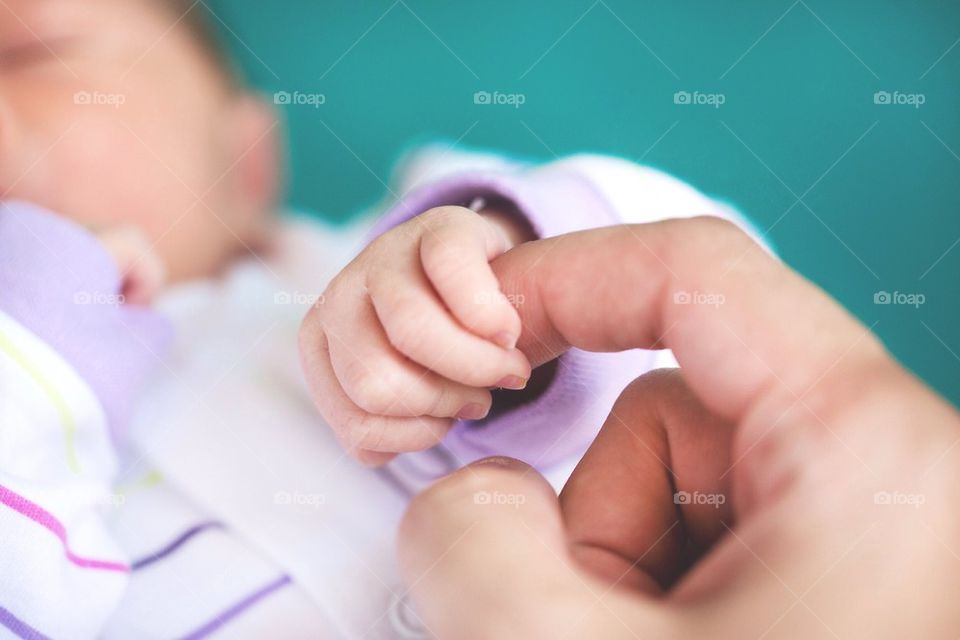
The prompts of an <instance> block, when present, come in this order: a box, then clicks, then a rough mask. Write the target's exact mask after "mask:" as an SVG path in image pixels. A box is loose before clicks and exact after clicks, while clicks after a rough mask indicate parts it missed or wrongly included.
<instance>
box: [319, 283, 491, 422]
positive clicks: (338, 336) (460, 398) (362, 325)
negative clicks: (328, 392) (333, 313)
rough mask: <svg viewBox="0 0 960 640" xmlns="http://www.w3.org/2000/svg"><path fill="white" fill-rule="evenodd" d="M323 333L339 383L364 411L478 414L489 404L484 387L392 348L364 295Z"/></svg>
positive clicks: (440, 415) (406, 414)
mask: <svg viewBox="0 0 960 640" xmlns="http://www.w3.org/2000/svg"><path fill="white" fill-rule="evenodd" d="M326 335H327V338H328V341H329V349H330V363H331V365H332V367H333V371H334V373H335V374H336V376H337V379H338V380H339V381H340V386H341V387H342V388H343V390H344V392H345V393H346V394H347V396H349V397H350V399H351V400H352V401H353V402H354V404H356V405H357V406H358V407H360V408H361V409H363V410H364V411H366V412H367V413H373V414H376V415H381V416H397V417H413V416H433V417H436V418H462V419H468V420H479V419H480V418H483V417H484V416H486V415H487V412H488V411H489V410H490V404H491V402H492V398H491V396H490V392H489V391H488V390H487V389H485V388H480V387H469V386H467V385H464V384H460V383H458V382H453V381H452V380H447V379H445V378H442V377H440V376H438V375H437V374H436V373H434V372H432V371H430V370H428V369H424V368H423V367H421V366H420V365H418V364H417V363H415V362H412V361H411V360H408V359H407V358H405V357H403V356H402V355H400V354H399V353H397V352H396V350H395V349H394V348H393V346H392V345H391V344H390V341H389V340H388V339H387V336H386V334H385V333H384V332H383V329H382V328H381V327H380V321H379V320H378V319H377V316H376V313H374V310H373V305H372V304H371V303H370V301H369V300H368V299H366V298H364V299H363V301H362V303H361V304H360V308H359V309H358V310H356V311H355V312H354V314H352V317H351V318H350V323H349V324H348V325H346V326H343V327H338V328H337V329H332V328H331V327H329V326H328V327H327V330H326Z"/></svg>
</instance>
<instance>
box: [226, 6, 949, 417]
mask: <svg viewBox="0 0 960 640" xmlns="http://www.w3.org/2000/svg"><path fill="white" fill-rule="evenodd" d="M210 8H211V9H212V10H213V12H214V13H215V15H216V17H217V18H218V19H219V22H218V26H219V27H220V28H221V31H222V32H223V34H224V38H225V40H226V41H227V42H228V43H229V46H230V47H231V49H232V50H233V51H234V52H235V54H236V56H237V59H238V60H239V61H240V63H241V66H242V67H243V68H244V69H245V70H246V73H247V74H248V76H249V78H250V79H251V81H252V82H253V83H254V84H255V85H256V86H258V87H260V88H261V89H262V90H263V91H265V92H267V93H273V92H275V91H288V92H293V91H300V92H304V93H314V92H316V93H322V94H324V96H325V99H326V102H325V104H323V105H322V106H320V107H319V108H314V107H310V106H306V105H300V106H286V107H284V108H283V111H284V116H285V120H286V122H287V124H288V133H289V149H290V160H289V161H290V167H291V176H290V184H289V199H290V202H291V203H292V204H293V205H294V206H297V207H301V208H307V209H310V210H313V211H317V212H321V213H322V215H323V216H325V217H327V218H330V219H333V220H336V221H344V220H347V219H349V218H350V217H351V216H352V215H355V214H356V213H358V212H359V211H361V210H362V209H363V208H364V207H365V206H368V205H370V204H371V203H373V202H375V201H377V200H379V199H380V198H381V197H382V196H383V195H384V193H385V192H386V189H385V186H384V183H385V182H386V181H387V179H388V175H389V172H390V167H391V164H392V163H393V162H394V161H395V160H396V158H397V157H398V155H399V154H400V153H401V152H402V151H403V150H404V149H407V148H409V147H410V146H411V145H412V144H415V143H416V142H418V141H424V140H430V139H434V138H438V137H439V138H444V139H447V140H449V141H459V142H460V143H461V144H465V145H470V146H480V147H492V148H496V149H501V150H504V151H507V152H510V153H514V154H522V155H526V156H531V157H534V158H538V159H543V160H549V159H551V158H553V157H554V156H556V155H563V154H567V153H571V152H577V151H585V150H589V151H600V152H605V153H612V154H617V155H621V156H623V157H626V158H630V159H633V160H636V161H639V162H644V163H648V164H651V165H654V166H657V167H659V168H662V169H665V170H667V171H669V172H671V173H674V174H676V175H678V176H679V177H681V178H683V179H685V180H688V181H690V182H691V183H693V184H694V185H696V186H697V187H699V188H700V189H702V190H704V191H706V192H708V193H710V194H713V195H716V196H719V197H722V198H724V199H726V200H728V201H730V202H732V203H734V204H736V205H737V206H738V207H739V208H740V209H741V210H742V211H744V212H745V213H746V214H747V215H749V216H750V217H751V218H752V219H753V220H754V221H755V223H756V224H757V226H758V227H759V228H760V229H762V230H765V231H766V232H767V233H768V235H769V237H770V238H771V239H772V241H773V242H774V244H775V245H776V246H777V248H778V249H779V251H780V253H781V255H782V256H783V257H784V258H785V260H786V261H787V262H789V263H790V264H791V265H793V266H794V267H795V268H797V269H798V270H799V271H800V272H802V273H803V274H805V275H806V276H807V277H809V278H810V279H812V280H813V281H815V282H817V283H818V284H819V285H820V286H822V287H823V288H825V289H826V290H827V291H828V292H829V293H831V294H832V295H833V296H835V297H836V298H838V299H839V300H840V301H841V302H842V303H843V304H844V305H846V306H847V307H848V308H849V309H850V310H851V311H852V312H853V313H854V314H856V315H857V316H859V317H860V318H861V319H862V320H863V321H864V322H865V323H866V324H867V325H868V326H871V327H873V329H874V331H876V332H877V333H878V334H879V335H880V336H881V337H882V338H883V339H884V341H885V342H886V344H887V345H888V346H889V348H890V349H891V350H892V351H893V352H894V354H895V355H896V356H897V357H898V358H899V359H900V360H901V361H903V362H904V363H905V364H906V365H907V366H909V367H910V368H912V369H913V370H914V371H916V372H917V373H918V374H919V375H921V376H922V377H923V378H925V379H926V380H928V381H929V382H930V383H931V384H933V386H934V387H936V388H937V389H938V390H939V391H940V392H941V393H943V394H945V395H946V396H947V397H948V398H949V399H950V400H952V401H953V402H954V403H955V404H956V403H960V385H958V384H957V380H958V377H960V356H958V354H960V326H958V322H957V317H958V313H957V312H958V310H960V309H958V307H960V305H958V275H960V246H958V243H960V216H958V211H960V181H958V177H960V155H958V154H960V117H958V113H960V112H958V107H960V83H958V79H960V46H958V39H960V3H957V2H955V1H947V0H943V1H939V2H936V1H926V2H903V1H902V0H896V1H893V0H887V1H876V0H869V1H842V2H838V1H836V0H799V1H796V2H791V1H790V0H783V1H777V2H771V1H769V0H765V1H759V0H755V1H741V2H717V1H716V0H712V1H695V0H686V1H684V2H679V3H668V2H662V3H654V2H636V1H635V2H629V1H626V0H597V1H596V2H594V1H593V0H576V1H573V0H567V1H551V2H546V1H542V2H530V1H524V0H487V1H485V2H441V1H439V0H436V1H426V0H424V1H415V0H403V1H397V2H392V1H391V0H382V1H379V0H378V1H372V0H328V1H324V2H315V1H309V0H285V1H284V2H271V3H266V2H262V1H260V0H219V1H214V2H212V3H211V4H210ZM477 91H490V92H493V91H500V92H501V93H521V94H523V95H524V97H525V103H524V104H523V105H522V106H521V107H519V108H513V107H510V106H503V105H499V106H498V105H476V104H474V101H473V94H474V92H477ZM677 91H688V92H694V91H699V92H701V93H722V94H723V95H724V97H725V100H726V101H725V103H724V104H723V105H722V106H721V107H719V108H713V107H710V106H704V105H677V104H674V99H673V96H674V93H675V92H677ZM877 91H888V92H894V91H899V92H901V93H904V94H913V93H917V94H922V95H923V97H924V99H925V103H924V104H923V105H922V106H920V107H919V108H914V107H911V106H906V105H878V104H875V103H874V93H875V92H877ZM878 291H889V292H893V291H899V292H905V293H920V294H923V295H924V296H925V298H926V301H925V303H924V304H923V305H922V306H920V307H919V308H914V307H911V306H904V305H877V304H874V294H875V293H876V292H878ZM781 330H783V331H785V332H787V333H789V331H790V327H782V328H781Z"/></svg>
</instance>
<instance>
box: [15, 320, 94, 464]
mask: <svg viewBox="0 0 960 640" xmlns="http://www.w3.org/2000/svg"><path fill="white" fill-rule="evenodd" d="M0 350H2V351H3V352H5V353H6V354H7V355H8V356H10V358H12V359H13V361H14V362H15V363H17V364H18V365H20V367H21V368H22V369H23V370H24V372H25V373H26V374H27V375H28V376H30V378H31V379H32V380H33V381H34V382H36V383H37V386H39V387H40V389H42V390H43V392H44V393H45V394H46V395H47V398H48V399H49V400H50V402H51V403H53V406H54V408H55V409H56V410H57V414H59V416H60V423H61V424H62V425H63V438H64V443H65V444H66V447H67V464H68V465H69V466H70V470H71V471H73V472H74V473H80V461H79V460H78V459H77V448H76V442H75V439H76V437H75V436H76V430H77V427H76V421H75V420H74V419H73V414H72V413H71V412H70V406H69V405H68V404H67V401H66V400H65V399H64V397H63V395H62V394H61V393H60V392H59V391H58V390H57V388H56V386H54V384H53V383H52V382H50V380H48V379H47V377H46V376H44V375H43V373H42V372H41V371H40V370H39V369H38V368H37V367H36V366H34V364H33V363H32V362H30V360H29V359H28V358H27V356H26V354H25V353H23V352H22V351H21V350H20V349H18V348H17V346H16V345H15V344H14V343H13V340H11V339H10V338H9V337H8V336H6V335H5V334H4V333H3V332H0Z"/></svg>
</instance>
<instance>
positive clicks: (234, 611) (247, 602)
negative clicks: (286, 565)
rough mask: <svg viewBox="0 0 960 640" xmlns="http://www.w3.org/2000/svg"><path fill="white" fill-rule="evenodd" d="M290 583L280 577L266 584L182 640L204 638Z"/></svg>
mask: <svg viewBox="0 0 960 640" xmlns="http://www.w3.org/2000/svg"><path fill="white" fill-rule="evenodd" d="M292 582H293V581H292V580H291V579H290V576H281V577H279V578H277V579H276V580H273V581H272V582H269V583H267V584H266V585H264V586H263V587H261V588H259V589H257V590H256V591H254V592H253V593H251V594H250V595H248V596H247V597H245V598H244V599H243V600H240V601H239V602H237V603H236V604H234V605H233V606H231V607H230V608H228V609H226V610H224V611H222V612H221V613H219V614H218V615H217V616H216V617H215V618H213V619H212V620H210V621H209V622H207V623H206V624H204V625H203V626H201V627H199V628H198V629H196V630H195V631H192V632H191V633H189V634H187V635H185V636H183V640H198V639H199V638H206V637H207V636H209V635H210V634H211V633H213V632H214V631H216V630H217V629H219V628H220V627H222V626H223V625H225V624H227V623H228V622H230V621H231V620H233V619H234V618H236V617H237V616H238V615H240V614H241V613H243V612H244V611H246V610H247V609H249V608H250V607H252V606H253V605H255V604H256V603H257V602H259V601H260V600H263V599H264V598H266V597H267V596H269V595H270V594H271V593H273V592H274V591H277V590H278V589H281V588H283V587H285V586H287V585H288V584H291V583H292Z"/></svg>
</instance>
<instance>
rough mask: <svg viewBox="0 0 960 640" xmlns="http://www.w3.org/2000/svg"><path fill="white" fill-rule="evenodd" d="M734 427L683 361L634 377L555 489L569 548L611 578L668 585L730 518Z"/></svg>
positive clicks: (644, 585) (644, 586) (650, 586)
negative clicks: (691, 380)
mask: <svg viewBox="0 0 960 640" xmlns="http://www.w3.org/2000/svg"><path fill="white" fill-rule="evenodd" d="M732 434H733V429H732V426H731V425H730V424H729V423H726V422H725V421H723V420H720V419H718V418H717V417H716V416H714V415H712V414H711V413H710V412H708V411H707V410H706V409H705V408H704V407H703V405H702V404H701V403H700V402H699V401H698V400H697V399H696V397H695V396H693V394H692V393H691V392H690V390H689V388H687V386H686V384H685V383H684V381H683V376H682V373H681V370H679V369H662V370H658V371H652V372H650V373H647V374H644V375H643V376H641V377H639V378H638V379H637V380H635V381H634V382H633V383H631V384H630V385H629V386H628V387H627V388H626V389H625V390H624V392H623V393H622V394H621V395H620V398H619V399H618V400H617V402H616V404H615V405H614V407H613V409H612V410H611V412H610V416H609V417H608V418H607V421H606V423H605V424H604V425H603V428H602V429H601V430H600V433H599V435H598V436H597V438H596V440H595V441H594V442H593V444H592V445H591V446H590V449H589V450H588V451H587V453H586V455H585V456H584V457H583V459H582V460H581V461H580V463H579V464H578V465H577V468H576V469H575V470H574V472H573V474H572V475H571V477H570V479H569V481H568V482H567V483H566V485H565V486H564V488H563V492H562V493H561V496H560V501H561V505H562V507H563V516H564V521H565V523H566V525H567V528H568V532H569V537H570V542H571V545H572V546H571V548H572V551H573V554H574V556H575V557H576V558H577V559H578V560H579V561H580V562H581V563H582V564H584V565H585V566H587V567H589V568H590V569H591V570H592V571H593V572H594V574H595V575H597V576H598V577H601V578H602V579H604V580H606V581H608V582H609V583H610V584H613V585H620V586H623V587H630V588H635V589H640V590H644V591H652V592H659V591H660V590H662V589H664V588H667V587H669V586H671V585H672V583H673V582H674V580H676V578H677V577H678V576H679V575H680V574H681V573H682V572H683V571H684V570H685V569H686V568H687V567H688V566H689V565H690V563H691V562H692V561H694V560H695V559H696V558H697V557H698V556H699V555H700V554H701V553H702V552H703V551H704V550H705V549H707V548H708V547H709V546H710V545H711V544H713V542H715V541H716V540H717V539H718V538H719V537H720V535H721V534H722V533H724V532H725V527H726V526H733V517H732V516H733V512H732V504H731V500H730V499H729V494H730V491H729V488H728V487H729V476H728V475H726V474H725V471H726V470H727V469H728V468H729V456H730V441H731V438H732Z"/></svg>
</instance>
